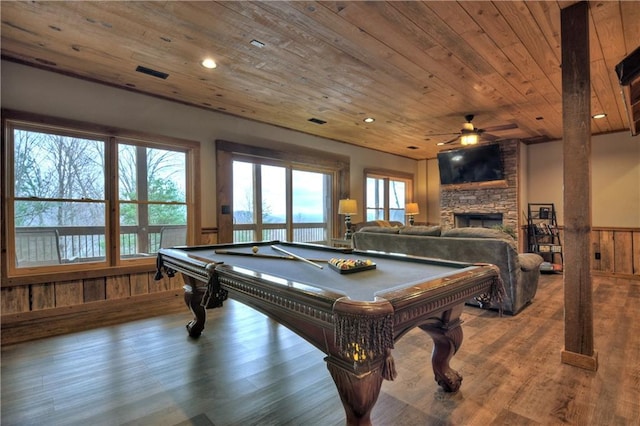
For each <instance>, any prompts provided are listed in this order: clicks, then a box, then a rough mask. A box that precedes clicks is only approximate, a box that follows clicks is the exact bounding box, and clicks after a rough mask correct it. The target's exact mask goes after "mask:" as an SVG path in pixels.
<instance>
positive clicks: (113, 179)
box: [105, 137, 120, 265]
mask: <svg viewBox="0 0 640 426" xmlns="http://www.w3.org/2000/svg"><path fill="white" fill-rule="evenodd" d="M105 156H106V158H105V195H106V202H105V208H106V209H107V211H106V214H107V224H106V225H107V229H106V231H107V232H106V238H107V247H108V249H107V262H108V264H109V265H113V264H114V263H115V260H116V259H119V258H120V244H119V241H120V238H119V237H118V236H119V235H120V220H119V217H120V203H118V196H119V195H118V143H117V141H116V138H114V137H111V138H109V139H108V141H107V147H106V149H105Z"/></svg>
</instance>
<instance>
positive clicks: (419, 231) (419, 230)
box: [400, 225, 441, 237]
mask: <svg viewBox="0 0 640 426" xmlns="http://www.w3.org/2000/svg"><path fill="white" fill-rule="evenodd" d="M440 232H441V228H440V226H437V225H435V226H405V227H404V228H401V229H400V233H401V234H406V235H423V236H430V237H439V236H440Z"/></svg>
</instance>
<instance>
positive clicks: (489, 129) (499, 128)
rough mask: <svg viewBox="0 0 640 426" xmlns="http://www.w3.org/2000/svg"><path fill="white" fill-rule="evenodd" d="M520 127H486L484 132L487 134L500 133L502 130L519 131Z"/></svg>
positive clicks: (510, 125) (514, 124)
mask: <svg viewBox="0 0 640 426" xmlns="http://www.w3.org/2000/svg"><path fill="white" fill-rule="evenodd" d="M517 128H518V125H517V124H516V123H509V124H503V125H501V126H492V127H485V128H484V129H483V130H484V131H485V132H500V131H502V130H511V129H517Z"/></svg>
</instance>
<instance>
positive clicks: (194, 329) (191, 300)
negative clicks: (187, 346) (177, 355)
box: [184, 276, 207, 337]
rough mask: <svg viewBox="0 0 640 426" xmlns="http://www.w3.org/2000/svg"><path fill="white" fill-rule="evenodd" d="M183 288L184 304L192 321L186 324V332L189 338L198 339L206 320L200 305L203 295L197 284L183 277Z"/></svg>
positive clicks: (205, 312)
mask: <svg viewBox="0 0 640 426" xmlns="http://www.w3.org/2000/svg"><path fill="white" fill-rule="evenodd" d="M185 282H186V284H185V286H184V302H185V303H186V304H187V306H188V307H189V309H190V310H191V313H192V314H193V317H194V318H193V319H192V320H191V321H189V323H188V324H187V331H188V332H189V336H190V337H200V334H202V330H204V323H205V321H206V319H207V311H206V310H205V308H204V306H202V305H201V302H202V297H203V295H204V293H203V292H202V291H199V290H198V282H197V281H196V280H195V279H193V278H191V277H186V276H185Z"/></svg>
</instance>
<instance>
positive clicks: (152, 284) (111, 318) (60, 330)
mask: <svg viewBox="0 0 640 426" xmlns="http://www.w3.org/2000/svg"><path fill="white" fill-rule="evenodd" d="M154 275H155V271H149V272H142V273H134V274H127V275H116V276H108V277H98V278H86V279H78V280H72V281H57V282H48V283H34V284H24V285H15V286H10V287H2V289H1V308H2V317H1V319H0V320H1V321H2V326H1V328H2V339H1V341H2V345H6V344H13V343H18V342H24V341H29V340H35V339H40V338H43V337H50V336H56V335H60V334H66V333H71V332H76V331H81V330H89V329H93V328H96V327H102V326H105V325H112V324H119V323H123V322H127V321H131V320H134V319H141V318H148V317H152V316H157V315H164V314H168V313H176V312H181V311H186V310H187V307H186V306H185V304H184V300H183V290H182V286H183V285H184V283H183V280H182V276H180V275H179V274H178V275H176V276H175V277H173V278H169V277H166V276H165V277H163V278H162V279H161V280H158V281H156V280H154Z"/></svg>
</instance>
